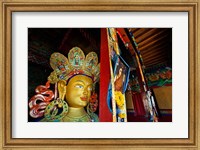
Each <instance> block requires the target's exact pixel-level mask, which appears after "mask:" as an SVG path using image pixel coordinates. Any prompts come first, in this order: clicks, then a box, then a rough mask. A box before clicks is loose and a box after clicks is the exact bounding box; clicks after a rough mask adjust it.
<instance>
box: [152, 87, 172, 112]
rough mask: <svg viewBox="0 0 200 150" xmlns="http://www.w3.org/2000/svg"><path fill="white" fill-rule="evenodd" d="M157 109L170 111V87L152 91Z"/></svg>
mask: <svg viewBox="0 0 200 150" xmlns="http://www.w3.org/2000/svg"><path fill="white" fill-rule="evenodd" d="M153 91H154V94H155V97H156V100H157V103H158V107H159V109H172V86H164V87H160V88H155V89H153Z"/></svg>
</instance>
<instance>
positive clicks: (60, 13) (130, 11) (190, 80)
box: [0, 0, 200, 150]
mask: <svg viewBox="0 0 200 150" xmlns="http://www.w3.org/2000/svg"><path fill="white" fill-rule="evenodd" d="M0 5H1V17H2V20H1V23H0V26H1V28H0V31H2V32H1V33H3V34H2V35H1V38H0V39H1V41H2V46H1V49H0V56H1V83H2V89H1V100H0V102H1V103H0V110H1V113H0V118H1V128H0V132H1V133H2V134H1V136H0V143H1V145H0V146H1V149H27V148H28V149H45V148H50V149H94V148H97V147H98V148H99V149H111V148H113V149H122V148H123V149H156V148H159V149H168V148H169V149H174V150H175V149H177V148H181V149H191V150H192V149H199V144H198V143H199V142H200V140H199V138H198V137H199V135H200V133H199V132H200V130H199V119H198V118H199V115H200V114H199V111H198V109H199V103H198V99H199V72H198V71H199V65H198V64H199V61H200V58H199V55H198V54H199V46H198V42H199V41H198V39H199V38H200V37H199V22H198V19H199V10H200V8H199V1H195V0H194V1H190V2H188V1H182V2H177V1H174V0H173V1H170V2H168V1H157V0H156V1H152V0H150V1H147V0H144V1H141V2H136V1H127V0H126V1H123V2H116V1H113V0H111V1H109V2H107V1H101V2H98V3H96V1H87V0H85V1H80V2H78V1H68V0H67V1H59V2H58V1H51V0H47V1H45V2H38V1H32V0H30V1H26V2H25V1H21V0H14V1H2V2H0ZM174 14H175V15H174ZM77 16H78V17H77ZM174 16H176V17H174ZM130 18H131V19H130ZM133 18H135V19H136V20H133ZM122 19H123V21H122ZM162 19H163V20H162ZM109 20H112V21H109ZM152 20H154V21H152ZM177 20H178V22H179V23H177V24H173V23H174V22H176V21H177ZM132 21H133V22H132ZM71 22H73V24H71ZM111 22H112V23H111ZM123 22H126V23H127V24H122V23H123ZM152 23H155V24H152ZM167 23H168V24H167ZM133 24H135V25H133ZM166 24H167V25H166ZM170 25H171V27H172V28H173V44H174V45H173V65H172V68H174V70H175V71H174V72H173V84H174V85H173V102H174V106H173V107H174V108H175V109H174V112H173V115H174V116H173V121H172V123H168V124H161V123H160V124H159V123H156V124H149V123H147V124H137V123H136V124H132V123H127V124H126V123H124V124H120V125H119V124H116V123H101V124H93V125H91V124H88V123H81V124H80V123H79V124H74V123H73V124H72V123H70V124H66V123H62V124H59V123H39V124H36V123H30V122H28V121H27V120H28V118H27V114H26V113H25V112H28V110H27V97H28V96H27V95H28V94H27V89H28V87H27V80H28V79H27V72H28V68H27V56H28V55H27V47H28V40H27V38H28V28H31V27H35V28H39V27H60V28H61V27H68V28H69V27H73V28H78V27H80V26H81V27H83V28H84V27H122V26H123V27H130V26H131V27H132V26H135V27H148V26H151V27H153V26H160V27H162V26H168V27H169V26H170ZM183 26H184V29H186V30H184V31H183V32H181V30H180V28H181V27H183ZM177 30H178V31H179V32H176V31H177ZM186 31H188V32H186ZM181 34H184V36H182V35H181ZM66 36H67V35H66ZM181 38H184V40H182V39H181ZM177 41H182V44H180V43H178V42H177ZM184 44H186V45H184ZM178 45H179V46H180V45H184V46H183V47H178ZM180 49H181V50H183V51H180ZM180 56H181V57H180ZM119 61H120V62H121V63H120V65H118V66H116V68H115V73H116V74H118V71H119V70H120V66H125V67H126V64H125V63H124V62H123V60H122V59H121V58H119ZM183 64H184V65H185V68H184V69H181V68H182V67H181V66H182V65H183ZM125 70H126V71H128V68H126V69H125ZM179 71H180V72H181V73H182V75H181V76H180V74H176V73H177V72H179ZM125 76H127V75H126V72H125ZM124 81H125V82H124V84H123V88H122V90H123V89H125V87H126V85H127V83H126V80H124ZM182 81H186V82H184V86H183V82H182ZM181 83H182V84H181ZM181 95H182V96H181ZM179 96H181V97H179ZM180 106H181V108H180ZM182 114H184V117H182ZM182 119H183V120H182ZM133 126H134V129H133ZM182 127H183V128H184V129H183V130H181V132H178V130H177V129H180V128H182ZM164 130H165V131H167V132H165V133H164V134H163V136H160V135H159V133H162V132H164ZM169 131H170V132H169ZM179 131H180V130H179ZM174 133H176V134H177V135H174Z"/></svg>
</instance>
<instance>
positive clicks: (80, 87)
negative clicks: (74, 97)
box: [74, 85, 83, 89]
mask: <svg viewBox="0 0 200 150" xmlns="http://www.w3.org/2000/svg"><path fill="white" fill-rule="evenodd" d="M74 87H75V88H79V89H82V88H83V85H75V86H74Z"/></svg>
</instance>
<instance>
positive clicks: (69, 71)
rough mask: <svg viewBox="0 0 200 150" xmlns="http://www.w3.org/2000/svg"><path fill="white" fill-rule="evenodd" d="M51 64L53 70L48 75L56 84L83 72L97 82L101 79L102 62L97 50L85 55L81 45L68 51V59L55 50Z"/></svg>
mask: <svg viewBox="0 0 200 150" xmlns="http://www.w3.org/2000/svg"><path fill="white" fill-rule="evenodd" d="M50 65H51V67H52V68H53V70H54V71H53V72H52V73H51V74H50V76H49V77H48V80H49V81H50V82H51V83H52V84H55V83H56V82H58V81H60V80H65V81H67V80H68V79H70V78H71V77H73V76H74V75H79V74H83V75H86V76H89V77H91V78H92V79H93V82H94V83H95V82H97V81H98V79H99V72H100V64H98V57H97V54H96V53H95V52H90V53H88V54H87V56H86V57H85V55H84V53H83V51H82V50H81V49H80V48H79V47H74V48H72V49H71V50H70V51H69V53H68V59H67V58H66V57H65V56H64V55H62V54H60V53H58V52H55V53H53V54H52V55H51V58H50Z"/></svg>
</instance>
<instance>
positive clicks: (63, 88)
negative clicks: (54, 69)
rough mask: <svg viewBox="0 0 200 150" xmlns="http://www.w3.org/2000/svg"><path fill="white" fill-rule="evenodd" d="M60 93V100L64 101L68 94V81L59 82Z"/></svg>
mask: <svg viewBox="0 0 200 150" xmlns="http://www.w3.org/2000/svg"><path fill="white" fill-rule="evenodd" d="M58 93H59V98H60V99H62V100H64V97H65V94H66V81H65V80H60V81H58Z"/></svg>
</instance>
